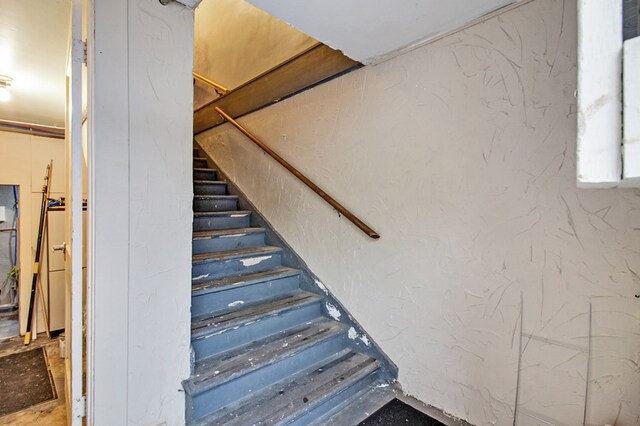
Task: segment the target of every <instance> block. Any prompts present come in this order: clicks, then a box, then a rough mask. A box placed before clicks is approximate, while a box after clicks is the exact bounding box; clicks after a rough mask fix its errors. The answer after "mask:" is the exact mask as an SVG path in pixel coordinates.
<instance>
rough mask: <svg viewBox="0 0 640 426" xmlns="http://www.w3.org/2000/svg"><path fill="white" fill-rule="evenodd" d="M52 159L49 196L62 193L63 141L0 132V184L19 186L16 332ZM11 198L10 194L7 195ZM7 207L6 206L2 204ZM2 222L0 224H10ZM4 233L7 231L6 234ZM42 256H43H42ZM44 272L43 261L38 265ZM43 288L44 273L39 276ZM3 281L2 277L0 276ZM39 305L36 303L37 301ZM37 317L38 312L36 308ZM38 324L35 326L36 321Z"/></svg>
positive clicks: (23, 316) (23, 309)
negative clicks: (18, 271) (45, 179)
mask: <svg viewBox="0 0 640 426" xmlns="http://www.w3.org/2000/svg"><path fill="white" fill-rule="evenodd" d="M50 160H53V176H52V184H51V194H50V197H51V198H59V197H60V196H63V195H64V191H65V184H66V155H65V141H64V140H61V139H53V138H44V137H38V136H31V135H27V134H18V133H9V132H1V131H0V185H19V186H20V188H19V194H18V196H19V198H20V201H19V207H20V219H19V225H18V235H19V236H18V238H19V241H18V265H19V267H20V282H19V284H18V285H19V291H18V292H19V295H18V297H19V299H20V300H19V306H20V307H19V309H20V333H21V334H24V331H25V328H26V324H27V310H28V307H29V294H30V291H31V278H32V274H33V259H34V257H33V256H34V254H35V250H36V243H37V239H38V224H39V222H40V205H41V203H42V185H43V184H44V176H45V173H46V170H47V164H49V161H50ZM11 199H12V200H13V195H12V196H11ZM6 207H7V208H8V209H9V208H10V206H6ZM10 226H11V223H9V222H5V223H2V224H0V227H2V228H5V227H7V228H8V227H10ZM6 234H7V235H8V233H6ZM45 257H46V255H45ZM42 267H43V271H46V268H47V266H46V263H44V264H43V265H42ZM41 278H42V280H43V283H44V285H45V288H46V280H47V276H46V273H45V274H42V275H41ZM0 279H1V280H3V281H4V279H5V276H4V275H0ZM38 305H39V303H38ZM37 312H38V318H40V319H41V315H42V311H41V308H40V307H38V310H37ZM37 323H39V324H40V326H39V327H38V324H37ZM37 323H36V330H39V331H43V330H44V326H43V325H42V322H40V321H38V322H37Z"/></svg>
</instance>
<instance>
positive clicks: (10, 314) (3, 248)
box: [0, 185, 20, 341]
mask: <svg viewBox="0 0 640 426" xmlns="http://www.w3.org/2000/svg"><path fill="white" fill-rule="evenodd" d="M18 194H19V188H18V186H17V185H0V280H1V282H2V284H1V285H0V341H4V340H6V339H9V338H11V337H14V336H17V335H18V333H19V332H20V326H19V322H18V294H19V289H18V278H19V274H20V270H19V267H18V265H19V259H18V256H19V252H20V251H19V250H18V242H19V238H18V229H19V226H18V225H19V223H18V221H19V218H20V209H19V195H18Z"/></svg>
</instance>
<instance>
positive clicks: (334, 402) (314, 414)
mask: <svg viewBox="0 0 640 426" xmlns="http://www.w3.org/2000/svg"><path fill="white" fill-rule="evenodd" d="M379 378H380V370H376V371H374V372H372V373H369V374H368V375H367V376H365V377H363V378H361V379H360V380H358V381H356V382H355V383H353V384H352V385H351V386H349V387H348V388H346V389H344V390H342V392H338V393H336V394H334V395H332V396H331V398H329V399H328V400H327V401H325V402H324V403H322V404H321V405H319V406H317V407H314V408H313V409H312V410H311V411H308V412H306V413H305V414H304V415H303V416H301V417H298V418H297V419H295V420H293V421H291V422H290V423H287V426H309V425H312V424H313V425H314V426H320V425H326V424H330V423H327V422H325V421H323V420H328V419H326V418H324V419H323V417H325V416H326V415H327V414H328V413H330V412H331V411H332V410H334V409H335V408H336V407H338V406H339V405H340V404H342V403H344V402H345V401H347V400H348V399H349V398H351V397H353V396H354V395H356V394H357V393H358V392H361V391H363V390H364V389H366V388H368V387H370V386H372V385H373V384H374V383H376V382H377V381H379Z"/></svg>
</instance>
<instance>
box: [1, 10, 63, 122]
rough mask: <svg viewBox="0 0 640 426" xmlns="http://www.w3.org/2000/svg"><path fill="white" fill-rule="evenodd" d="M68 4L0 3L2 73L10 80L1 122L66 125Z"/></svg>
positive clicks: (2, 106) (2, 103)
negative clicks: (8, 96) (10, 78)
mask: <svg viewBox="0 0 640 426" xmlns="http://www.w3.org/2000/svg"><path fill="white" fill-rule="evenodd" d="M70 5H71V1H70V0H2V5H1V6H0V75H6V76H9V77H12V78H13V81H12V83H11V87H10V88H9V91H10V93H11V100H10V101H8V102H0V120H10V121H19V122H24V123H32V124H39V125H45V126H57V127H64V121H65V118H64V117H65V91H66V80H65V75H66V74H65V71H66V69H65V66H66V56H67V45H68V41H67V40H68V35H69V18H70V11H71V9H70V7H71V6H70Z"/></svg>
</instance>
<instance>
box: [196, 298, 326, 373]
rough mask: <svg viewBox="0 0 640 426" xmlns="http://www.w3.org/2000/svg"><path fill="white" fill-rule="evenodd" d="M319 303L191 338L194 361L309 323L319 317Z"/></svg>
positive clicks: (320, 311) (320, 310)
mask: <svg viewBox="0 0 640 426" xmlns="http://www.w3.org/2000/svg"><path fill="white" fill-rule="evenodd" d="M321 313H322V309H321V307H320V301H317V302H314V303H309V304H306V305H303V306H300V307H296V308H292V309H290V310H287V311H285V312H280V313H279V314H277V315H271V316H265V317H262V318H260V319H259V320H257V321H255V322H253V323H249V324H245V325H243V326H240V327H238V328H236V329H230V330H227V331H226V332H224V333H221V334H217V335H213V336H210V337H203V338H193V339H191V343H192V345H193V349H194V351H195V355H196V360H200V359H202V358H206V357H209V356H212V355H215V354H218V353H220V352H225V351H228V350H230V349H233V348H236V347H238V346H242V345H245V344H247V343H250V342H253V341H255V340H258V339H262V338H265V337H267V336H271V335H273V334H276V333H279V332H281V331H282V330H285V329H288V328H291V327H294V326H296V325H299V324H302V323H305V322H309V321H311V320H313V319H315V318H318V317H320V316H321Z"/></svg>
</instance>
